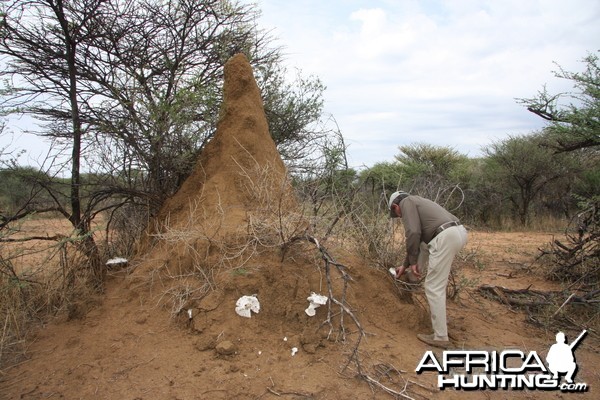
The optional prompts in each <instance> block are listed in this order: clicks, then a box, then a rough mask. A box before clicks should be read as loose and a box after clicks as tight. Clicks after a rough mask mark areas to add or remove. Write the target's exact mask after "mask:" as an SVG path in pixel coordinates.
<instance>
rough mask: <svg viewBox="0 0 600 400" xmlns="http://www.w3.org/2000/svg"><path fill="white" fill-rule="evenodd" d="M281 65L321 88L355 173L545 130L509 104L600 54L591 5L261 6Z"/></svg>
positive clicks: (271, 0) (557, 87)
mask: <svg viewBox="0 0 600 400" xmlns="http://www.w3.org/2000/svg"><path fill="white" fill-rule="evenodd" d="M257 5H258V7H259V8H260V9H261V10H262V17H261V19H260V20H259V21H258V23H259V25H260V26H261V27H262V28H264V29H267V30H270V32H271V34H272V35H273V36H274V37H276V38H278V40H277V41H276V44H278V45H281V46H283V47H284V52H285V54H286V65H287V66H288V69H290V70H291V71H294V70H295V69H296V68H298V69H300V70H301V71H302V74H303V75H310V74H313V75H316V76H318V77H319V78H320V79H321V80H322V82H323V83H324V84H325V85H326V86H327V90H326V91H325V112H327V113H331V114H332V115H333V116H334V117H335V119H336V121H337V124H338V125H339V128H340V129H341V131H342V134H343V136H344V138H345V140H346V142H347V144H349V145H350V146H349V148H348V155H349V160H350V163H351V164H352V166H354V167H358V168H360V167H362V166H372V165H373V164H374V163H376V162H380V161H392V160H393V159H394V155H396V154H398V152H399V150H398V146H400V145H406V144H412V143H417V142H420V143H429V144H433V145H440V146H450V147H452V148H454V149H456V150H457V151H459V152H461V153H462V154H466V155H468V156H471V157H476V156H478V155H480V154H481V148H482V146H485V145H488V144H490V143H492V142H493V141H496V140H501V139H502V138H505V137H507V136H508V135H515V134H525V133H530V132H533V131H536V130H539V129H540V128H541V127H543V125H544V124H543V121H542V120H541V119H540V118H539V117H536V116H534V115H533V114H531V113H529V112H527V111H526V110H525V109H524V108H523V106H521V105H519V104H517V102H516V101H515V99H516V98H527V97H533V96H534V95H535V94H536V93H537V92H538V91H539V90H541V89H542V88H543V86H544V85H545V84H546V85H547V88H548V90H549V91H550V92H553V93H554V92H560V91H565V90H568V89H570V88H571V87H570V83H569V82H568V81H565V80H559V79H557V78H555V77H554V75H553V71H555V70H557V68H558V67H557V65H556V64H555V63H557V64H558V65H560V66H562V67H563V68H565V69H566V70H569V71H580V70H582V69H583V67H584V64H583V63H582V62H581V59H582V58H583V57H585V56H586V55H587V54H588V53H589V52H595V51H597V50H599V49H600V1H597V0H572V1H569V2H565V1H564V0H539V1H535V0H532V1H523V0H518V1H516V0H492V1H478V0H452V1H450V0H448V1H443V0H440V1H433V0H432V1H429V0H425V1H417V0H400V1H385V0H379V1H377V0H371V1H360V0H295V1H283V0H258V1H257Z"/></svg>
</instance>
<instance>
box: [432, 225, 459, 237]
mask: <svg viewBox="0 0 600 400" xmlns="http://www.w3.org/2000/svg"><path fill="white" fill-rule="evenodd" d="M460 225H461V223H460V222H458V221H450V222H446V223H445V224H441V225H440V226H439V227H438V228H437V229H436V230H435V232H434V233H433V237H436V236H437V235H439V234H440V233H442V232H443V231H445V230H446V229H448V228H452V227H453V226H460Z"/></svg>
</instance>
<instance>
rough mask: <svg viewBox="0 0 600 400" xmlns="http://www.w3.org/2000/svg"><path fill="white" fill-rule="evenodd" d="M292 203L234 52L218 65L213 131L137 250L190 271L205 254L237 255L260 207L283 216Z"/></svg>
mask: <svg viewBox="0 0 600 400" xmlns="http://www.w3.org/2000/svg"><path fill="white" fill-rule="evenodd" d="M294 203H295V199H294V196H293V194H292V191H291V189H290V187H289V184H288V181H287V171H286V168H285V166H284V164H283V161H282V160H281V157H280V155H279V152H278V151H277V148H276V146H275V143H274V141H273V139H272V138H271V135H270V133H269V127H268V123H267V119H266V116H265V112H264V108H263V102H262V98H261V94H260V91H259V88H258V85H257V84H256V81H255V79H254V75H253V72H252V68H251V66H250V63H249V62H248V59H247V58H246V56H244V55H243V54H237V55H235V56H234V57H232V58H231V59H230V60H228V61H227V63H226V64H225V67H224V87H223V104H222V107H221V112H220V118H219V122H218V124H217V131H216V133H215V135H214V137H213V138H212V139H211V140H210V142H209V143H208V144H207V145H206V147H205V148H204V150H203V151H202V153H201V155H200V157H199V159H198V161H197V164H196V166H195V168H194V170H193V172H192V174H191V175H190V176H189V177H188V179H187V180H186V181H185V182H184V183H183V185H182V186H181V188H180V189H179V190H178V191H177V193H175V195H173V196H172V197H171V198H169V199H168V200H167V201H166V202H165V204H164V205H163V206H162V208H161V210H160V212H159V213H158V215H157V217H156V219H155V221H154V223H153V224H152V227H151V228H150V229H149V233H148V235H149V239H150V240H148V241H146V242H147V243H153V246H143V247H145V248H144V249H142V251H143V252H144V251H150V248H149V247H153V250H151V252H154V253H156V252H158V254H155V255H154V257H152V258H154V259H157V257H156V256H158V258H163V260H164V263H165V264H168V267H169V269H170V270H171V272H172V273H173V272H174V271H172V270H173V268H175V269H176V270H178V271H179V272H189V270H190V268H199V267H200V268H201V267H202V265H201V264H203V263H205V260H206V259H207V257H209V256H211V255H214V256H217V255H220V256H222V257H225V258H227V254H226V253H227V252H228V251H230V250H231V252H232V253H236V252H238V253H239V251H238V250H239V248H236V246H237V247H239V246H242V245H244V243H245V242H247V240H248V239H249V235H255V234H256V229H255V228H256V226H255V225H256V220H257V219H258V217H257V216H258V215H262V217H264V216H265V211H266V210H267V209H272V210H274V212H279V213H284V212H285V209H286V208H289V207H291V205H293V204H294ZM274 207H276V208H277V209H276V210H275V208H274ZM263 225H264V224H263ZM232 249H233V250H232ZM203 260H204V261H203ZM157 261H158V260H157ZM214 262H215V261H214V260H213V262H212V263H213V264H214Z"/></svg>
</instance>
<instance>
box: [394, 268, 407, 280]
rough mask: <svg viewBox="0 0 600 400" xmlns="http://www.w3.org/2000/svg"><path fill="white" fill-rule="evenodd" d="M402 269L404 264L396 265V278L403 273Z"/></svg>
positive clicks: (404, 269)
mask: <svg viewBox="0 0 600 400" xmlns="http://www.w3.org/2000/svg"><path fill="white" fill-rule="evenodd" d="M404 271H406V267H405V266H401V267H396V279H400V277H401V276H402V274H403V273H404Z"/></svg>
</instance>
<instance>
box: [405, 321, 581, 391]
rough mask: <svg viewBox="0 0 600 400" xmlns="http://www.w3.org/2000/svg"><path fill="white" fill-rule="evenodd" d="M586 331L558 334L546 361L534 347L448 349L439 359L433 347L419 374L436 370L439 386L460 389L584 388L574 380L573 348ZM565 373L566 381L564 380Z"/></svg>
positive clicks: (578, 389)
mask: <svg viewBox="0 0 600 400" xmlns="http://www.w3.org/2000/svg"><path fill="white" fill-rule="evenodd" d="M586 334H587V331H586V330H584V331H583V332H581V333H580V334H579V336H578V337H577V338H576V339H575V340H573V341H572V342H571V344H567V340H566V337H565V334H564V333H563V332H558V333H557V334H556V343H555V344H553V345H552V346H551V347H550V349H549V350H548V354H547V356H546V362H547V366H546V364H544V362H543V361H542V359H541V358H540V356H539V355H538V354H537V352H535V351H530V352H529V353H524V352H523V351H521V350H512V349H509V350H503V351H500V352H498V351H484V350H446V351H444V352H443V353H442V356H441V358H440V359H439V360H438V358H437V357H436V355H435V353H434V352H433V351H431V350H429V351H427V352H425V354H424V355H423V358H422V359H421V361H420V362H419V365H418V366H417V368H416V369H415V372H417V373H418V374H420V373H423V372H426V371H437V373H438V388H440V389H441V390H444V389H446V388H453V389H459V390H486V389H491V390H498V389H502V390H524V389H528V390H560V391H562V392H585V391H587V390H588V389H589V388H588V385H587V384H586V383H583V382H581V383H575V382H574V381H573V378H574V376H575V374H576V372H577V363H576V362H575V357H574V355H573V352H574V350H575V348H576V347H577V346H578V345H579V344H580V343H581V341H582V339H583V338H584V337H585V335H586ZM562 375H565V380H566V382H564V383H561V376H562Z"/></svg>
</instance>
